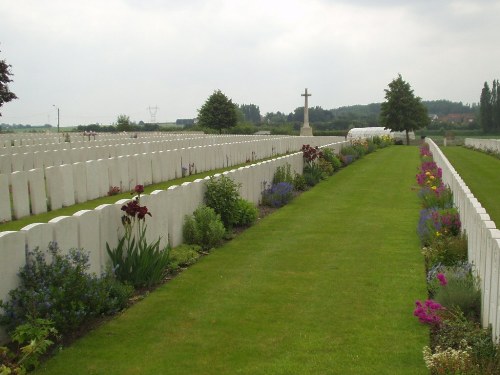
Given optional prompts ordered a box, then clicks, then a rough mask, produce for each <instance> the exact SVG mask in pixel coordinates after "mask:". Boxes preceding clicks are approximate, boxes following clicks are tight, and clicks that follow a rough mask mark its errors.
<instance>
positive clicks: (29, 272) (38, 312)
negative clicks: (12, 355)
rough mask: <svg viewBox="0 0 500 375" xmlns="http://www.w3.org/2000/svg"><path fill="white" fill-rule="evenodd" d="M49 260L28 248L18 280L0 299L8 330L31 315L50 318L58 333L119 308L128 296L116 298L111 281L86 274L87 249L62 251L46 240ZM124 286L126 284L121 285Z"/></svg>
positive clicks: (37, 251)
mask: <svg viewBox="0 0 500 375" xmlns="http://www.w3.org/2000/svg"><path fill="white" fill-rule="evenodd" d="M48 253H49V255H50V256H51V261H49V262H47V261H46V260H45V252H43V251H41V250H39V249H38V248H37V249H35V250H33V251H30V252H28V256H29V258H28V262H27V263H26V265H25V266H24V267H23V268H21V271H20V273H19V277H20V280H21V284H20V286H19V287H18V288H16V289H14V290H11V291H10V292H9V296H10V300H9V301H7V302H1V303H0V307H1V308H3V309H4V315H3V316H1V317H0V324H2V325H5V326H6V328H7V330H8V331H12V330H14V328H15V327H17V326H19V325H21V324H24V323H26V322H27V321H28V319H29V318H30V317H31V318H42V319H47V320H50V321H52V322H54V327H55V328H56V329H57V330H58V331H59V332H60V333H67V332H70V331H72V330H74V329H76V328H77V327H78V326H80V325H81V324H82V323H83V322H84V321H86V320H88V319H89V318H92V317H95V316H98V315H101V314H110V313H114V312H115V311H117V310H120V309H122V308H123V307H124V306H125V304H126V301H127V300H128V296H127V297H126V298H120V297H119V296H117V293H118V292H117V291H119V290H121V287H117V284H116V283H115V282H114V281H110V280H109V279H108V277H110V276H107V277H104V278H101V279H99V278H97V277H96V276H94V275H89V274H88V273H87V270H88V268H89V263H88V261H89V256H88V253H86V252H84V251H82V250H79V249H71V250H70V251H69V254H66V255H62V254H61V253H60V251H59V248H58V247H57V244H56V243H55V242H51V243H50V244H49V249H48ZM125 288H126V287H125Z"/></svg>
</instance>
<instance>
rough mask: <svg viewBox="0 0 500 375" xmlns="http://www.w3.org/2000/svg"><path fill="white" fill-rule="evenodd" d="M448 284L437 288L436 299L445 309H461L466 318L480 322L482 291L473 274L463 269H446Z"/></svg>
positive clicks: (444, 272)
mask: <svg viewBox="0 0 500 375" xmlns="http://www.w3.org/2000/svg"><path fill="white" fill-rule="evenodd" d="M441 272H442V274H443V275H444V277H445V280H446V282H445V283H441V285H440V287H439V288H437V290H436V292H435V295H434V299H435V300H436V301H438V302H439V303H440V304H442V305H443V306H444V307H446V308H448V309H450V308H459V309H460V310H461V311H462V312H463V313H464V315H465V316H466V317H468V318H469V319H474V320H476V321H479V318H480V316H481V290H480V289H479V285H478V281H477V280H476V278H475V277H474V275H473V274H472V272H470V271H469V272H464V270H463V269H462V268H461V267H445V268H444V269H443V270H442V271H441Z"/></svg>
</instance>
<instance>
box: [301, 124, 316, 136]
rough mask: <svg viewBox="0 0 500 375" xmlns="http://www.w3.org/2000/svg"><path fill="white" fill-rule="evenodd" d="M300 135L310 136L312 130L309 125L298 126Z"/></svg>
mask: <svg viewBox="0 0 500 375" xmlns="http://www.w3.org/2000/svg"><path fill="white" fill-rule="evenodd" d="M300 135H301V136H312V135H313V130H312V128H311V127H310V126H308V127H307V128H305V127H302V128H300Z"/></svg>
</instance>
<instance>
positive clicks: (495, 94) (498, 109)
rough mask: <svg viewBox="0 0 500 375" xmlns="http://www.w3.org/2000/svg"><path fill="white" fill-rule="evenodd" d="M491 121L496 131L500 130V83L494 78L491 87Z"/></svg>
mask: <svg viewBox="0 0 500 375" xmlns="http://www.w3.org/2000/svg"><path fill="white" fill-rule="evenodd" d="M491 122H492V125H493V130H494V131H499V130H500V83H499V82H498V79H497V80H493V87H492V89H491Z"/></svg>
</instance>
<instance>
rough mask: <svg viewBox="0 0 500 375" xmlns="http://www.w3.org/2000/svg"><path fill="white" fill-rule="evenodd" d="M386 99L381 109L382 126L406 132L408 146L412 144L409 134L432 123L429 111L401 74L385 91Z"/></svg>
mask: <svg viewBox="0 0 500 375" xmlns="http://www.w3.org/2000/svg"><path fill="white" fill-rule="evenodd" d="M385 99H386V101H385V102H383V103H382V105H381V108H380V124H381V125H382V126H384V127H385V128H386V129H390V130H392V131H405V132H406V144H407V145H408V144H410V135H409V132H410V131H413V130H416V129H420V128H423V127H425V126H427V125H428V124H429V123H430V119H429V116H428V115H427V109H426V108H425V106H424V105H423V104H422V101H421V99H420V98H419V97H416V96H415V95H414V94H413V90H412V88H411V86H410V84H409V83H408V82H405V81H404V80H403V78H402V77H401V74H398V78H396V79H394V80H392V82H391V83H389V88H388V89H385Z"/></svg>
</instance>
